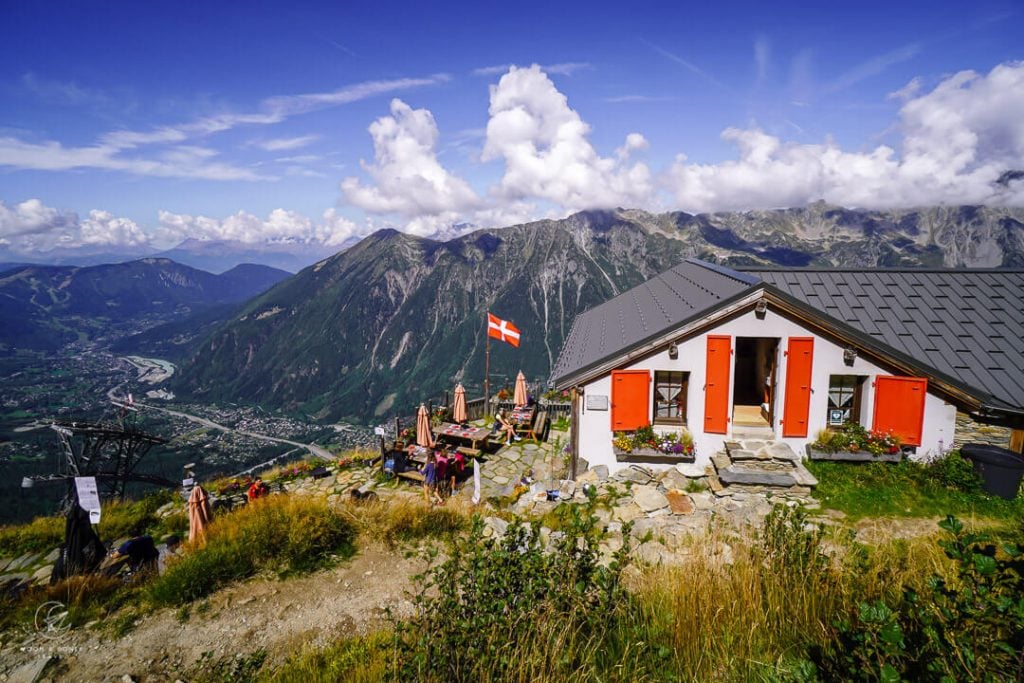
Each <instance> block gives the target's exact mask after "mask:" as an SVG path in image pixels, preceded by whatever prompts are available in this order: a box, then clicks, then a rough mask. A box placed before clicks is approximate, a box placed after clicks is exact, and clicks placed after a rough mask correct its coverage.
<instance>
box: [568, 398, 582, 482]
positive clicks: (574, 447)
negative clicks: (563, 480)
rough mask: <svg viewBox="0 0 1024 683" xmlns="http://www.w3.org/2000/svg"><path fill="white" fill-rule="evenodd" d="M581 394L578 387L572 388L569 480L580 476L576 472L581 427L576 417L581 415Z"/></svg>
mask: <svg viewBox="0 0 1024 683" xmlns="http://www.w3.org/2000/svg"><path fill="white" fill-rule="evenodd" d="M579 405H580V392H579V391H578V389H577V387H573V388H572V408H571V411H572V412H571V413H570V415H569V478H570V479H575V478H576V477H577V476H578V474H579V473H578V472H577V471H576V470H577V469H578V467H579V454H580V426H579V420H578V419H577V418H576V416H577V415H578V414H579Z"/></svg>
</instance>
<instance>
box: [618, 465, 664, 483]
mask: <svg viewBox="0 0 1024 683" xmlns="http://www.w3.org/2000/svg"><path fill="white" fill-rule="evenodd" d="M615 478H616V479H617V480H619V481H631V482H633V483H635V484H649V483H651V481H652V480H653V479H654V473H653V472H651V471H650V470H649V469H647V468H646V467H641V466H640V465H630V466H629V467H627V468H626V469H624V470H619V471H618V472H616V473H615Z"/></svg>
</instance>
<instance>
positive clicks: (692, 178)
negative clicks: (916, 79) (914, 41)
mask: <svg viewBox="0 0 1024 683" xmlns="http://www.w3.org/2000/svg"><path fill="white" fill-rule="evenodd" d="M1022 111H1024V63H1007V64H1001V65H999V66H997V67H995V68H994V69H992V71H991V72H989V73H988V74H984V75H983V74H979V73H976V72H974V71H962V72H960V73H957V74H954V75H952V76H949V77H948V78H946V79H945V80H943V81H942V82H940V83H939V84H938V85H937V86H936V87H935V88H934V89H933V90H932V91H931V92H928V93H925V94H923V95H919V96H916V97H910V99H907V100H906V102H905V103H904V104H903V106H902V108H901V109H900V115H899V126H898V130H899V131H900V133H901V135H902V144H901V146H900V147H901V148H900V149H899V150H897V149H894V148H892V147H889V146H886V145H880V146H878V147H876V148H875V149H873V150H870V151H867V152H849V151H844V150H843V149H841V148H840V147H839V146H838V145H836V144H835V143H834V142H831V141H825V142H822V143H820V144H797V143H792V142H783V141H782V140H780V139H779V138H778V137H775V136H772V135H768V134H767V133H764V132H763V131H761V130H759V129H756V128H754V129H745V130H741V129H737V128H728V129H726V130H725V131H724V132H723V133H722V137H723V139H725V140H727V141H729V142H732V143H733V144H734V145H735V146H736V148H737V150H738V152H739V157H738V158H737V159H735V160H731V161H726V162H723V163H719V164H693V163H687V160H686V158H685V157H684V156H680V157H678V158H677V160H676V162H675V163H674V164H673V165H672V167H671V169H670V170H669V173H668V186H669V188H670V190H671V191H672V193H673V195H674V196H675V199H676V202H677V204H678V206H679V208H681V209H683V210H686V211H721V210H740V209H753V208H768V207H783V206H798V205H803V204H806V203H808V202H811V201H815V200H818V199H824V200H825V201H827V202H830V203H834V204H839V205H843V206H855V207H865V208H901V207H913V206H923V205H932V204H999V205H1022V204H1024V183H1020V182H1012V183H1009V184H1008V185H1007V184H1000V183H998V182H997V181H998V180H999V179H1000V177H1001V176H1002V175H1003V173H1005V172H1006V171H1009V170H1019V169H1022V168H1024V117H1022V116H1021V115H1020V112H1022Z"/></svg>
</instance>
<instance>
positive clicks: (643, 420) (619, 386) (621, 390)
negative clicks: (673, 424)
mask: <svg viewBox="0 0 1024 683" xmlns="http://www.w3.org/2000/svg"><path fill="white" fill-rule="evenodd" d="M650 392H651V373H650V372H649V371H647V370H615V371H613V372H612V430H613V431H616V432H622V431H632V430H634V429H638V428H640V427H645V426H647V425H649V424H650V423H651V417H650V415H651V411H650V408H649V405H650Z"/></svg>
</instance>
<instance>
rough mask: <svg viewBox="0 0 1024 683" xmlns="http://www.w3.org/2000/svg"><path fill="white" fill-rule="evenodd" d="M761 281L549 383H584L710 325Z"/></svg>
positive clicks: (755, 292)
mask: <svg viewBox="0 0 1024 683" xmlns="http://www.w3.org/2000/svg"><path fill="white" fill-rule="evenodd" d="M763 288H764V284H763V283H760V282H759V283H758V284H757V285H754V286H753V287H751V288H750V289H744V290H741V291H739V292H737V293H736V294H734V295H733V296H731V297H729V298H727V299H723V300H722V301H720V302H719V303H718V304H716V306H715V307H714V308H712V309H710V310H709V309H705V310H703V311H700V312H698V313H695V314H694V315H692V316H690V317H689V318H686V319H685V320H682V321H680V322H679V323H677V324H676V325H675V326H674V327H672V328H671V329H670V330H668V331H663V332H658V333H657V334H654V335H651V336H650V337H647V338H646V339H642V340H640V341H638V342H636V343H634V344H632V345H631V346H628V347H626V348H625V349H621V350H619V351H617V352H616V353H615V354H614V355H611V356H606V357H604V358H603V359H601V360H599V361H596V362H594V363H590V364H589V365H585V366H583V367H582V368H580V369H578V370H574V371H572V372H570V373H567V374H565V375H563V376H562V377H560V378H559V377H552V378H551V383H552V386H553V388H554V389H555V390H556V391H561V390H563V389H569V388H571V387H574V386H579V385H580V384H585V383H587V382H589V381H591V380H592V379H594V378H595V377H599V376H600V375H602V374H604V373H605V372H608V371H610V370H613V369H614V368H616V367H619V366H621V365H623V364H624V363H629V362H631V361H633V360H635V359H637V358H642V357H643V356H646V355H647V354H649V353H650V352H651V351H653V350H655V349H657V348H658V347H659V346H664V345H665V344H668V343H669V342H670V341H672V340H674V339H678V338H679V337H683V336H686V335H687V334H691V333H692V332H694V331H696V330H699V329H701V328H703V327H706V326H709V325H713V324H714V323H715V322H717V321H718V320H720V319H722V318H725V317H728V316H730V315H732V314H733V313H735V312H736V311H738V310H741V309H742V308H744V307H745V306H747V305H753V304H754V303H755V302H756V301H757V300H758V299H760V298H761V296H762V293H761V292H762V290H763Z"/></svg>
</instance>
